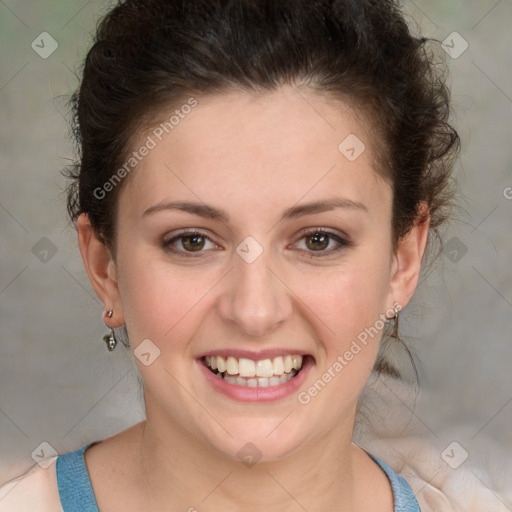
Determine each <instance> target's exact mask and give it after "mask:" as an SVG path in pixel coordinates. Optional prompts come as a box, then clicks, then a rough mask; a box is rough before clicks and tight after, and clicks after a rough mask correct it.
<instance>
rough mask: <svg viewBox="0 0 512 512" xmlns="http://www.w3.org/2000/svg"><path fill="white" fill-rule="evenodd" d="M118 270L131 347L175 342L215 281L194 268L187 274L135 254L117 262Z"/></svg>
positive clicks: (151, 258)
mask: <svg viewBox="0 0 512 512" xmlns="http://www.w3.org/2000/svg"><path fill="white" fill-rule="evenodd" d="M119 268H120V272H119V274H120V279H119V289H120V294H121V296H122V301H123V313H124V317H125V322H126V325H127V328H128V331H129V333H130V340H131V341H132V344H133V346H136V345H137V344H138V343H139V342H140V341H142V340H143V339H145V338H149V339H151V340H154V342H155V343H156V344H157V345H158V346H161V345H163V344H164V343H168V341H169V340H171V339H176V338H177V336H176V333H177V332H179V331H180V330H182V329H183V327H184V326H186V325H187V323H189V322H190V316H191V315H190V314H191V312H193V311H194V310H195V309H196V308H199V309H200V304H201V298H202V297H204V295H205V293H206V292H207V291H208V290H209V289H211V288H212V286H213V284H210V281H212V283H214V282H215V280H214V279H209V278H208V274H207V273H201V274H200V275H199V274H198V272H197V269H196V271H195V272H190V271H188V270H184V269H183V268H180V267H176V266H171V265H170V264H169V263H168V262H167V261H165V259H160V258H155V257H154V255H153V257H149V255H146V256H144V255H141V257H138V255H137V253H136V252H131V253H130V257H129V258H126V260H125V261H120V262H119ZM171 345H172V344H171ZM169 348H171V349H172V346H171V347H169ZM167 349H168V347H166V350H167Z"/></svg>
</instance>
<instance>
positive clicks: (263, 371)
mask: <svg viewBox="0 0 512 512" xmlns="http://www.w3.org/2000/svg"><path fill="white" fill-rule="evenodd" d="M205 363H206V365H207V366H208V367H209V368H211V369H212V370H218V371H219V373H223V372H227V374H228V375H239V376H240V377H273V376H274V375H279V376H280V375H282V374H283V373H290V372H291V371H292V370H297V371H298V370H300V369H301V367H302V356H297V355H293V356H292V355H288V356H278V357H274V359H260V360H258V361H254V360H252V359H246V358H243V357H242V358H240V359H237V358H236V357H227V358H224V357H222V356H206V357H205Z"/></svg>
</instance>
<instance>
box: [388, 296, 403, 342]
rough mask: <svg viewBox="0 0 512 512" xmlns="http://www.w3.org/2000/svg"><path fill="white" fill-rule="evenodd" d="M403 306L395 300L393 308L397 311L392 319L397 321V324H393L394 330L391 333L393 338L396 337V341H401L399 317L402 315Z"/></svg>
mask: <svg viewBox="0 0 512 512" xmlns="http://www.w3.org/2000/svg"><path fill="white" fill-rule="evenodd" d="M401 309H402V307H401V306H400V303H399V302H395V303H394V304H393V310H394V312H395V314H394V316H393V317H391V320H394V321H395V325H394V326H393V332H392V333H391V334H390V337H391V338H394V339H395V340H396V341H398V342H400V336H399V335H398V317H399V316H400V310H401Z"/></svg>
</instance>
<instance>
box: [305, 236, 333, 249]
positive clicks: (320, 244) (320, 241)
mask: <svg viewBox="0 0 512 512" xmlns="http://www.w3.org/2000/svg"><path fill="white" fill-rule="evenodd" d="M330 239H331V238H330V236H329V235H327V234H325V233H314V234H312V235H308V236H306V237H305V240H306V246H307V248H308V249H310V250H312V251H324V250H325V249H327V247H328V246H329V241H330Z"/></svg>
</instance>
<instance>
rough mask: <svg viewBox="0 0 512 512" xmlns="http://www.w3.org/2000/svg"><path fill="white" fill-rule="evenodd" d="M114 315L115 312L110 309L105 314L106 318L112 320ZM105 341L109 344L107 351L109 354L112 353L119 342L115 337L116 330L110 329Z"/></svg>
mask: <svg viewBox="0 0 512 512" xmlns="http://www.w3.org/2000/svg"><path fill="white" fill-rule="evenodd" d="M113 314H114V311H113V310H111V309H109V310H108V311H106V312H105V318H112V315H113ZM105 325H106V324H105ZM107 327H108V325H107ZM103 341H104V342H105V343H106V344H107V349H108V351H109V352H112V351H113V350H114V349H115V348H116V345H117V340H116V337H115V336H114V329H112V327H110V332H109V333H108V334H105V336H103Z"/></svg>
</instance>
